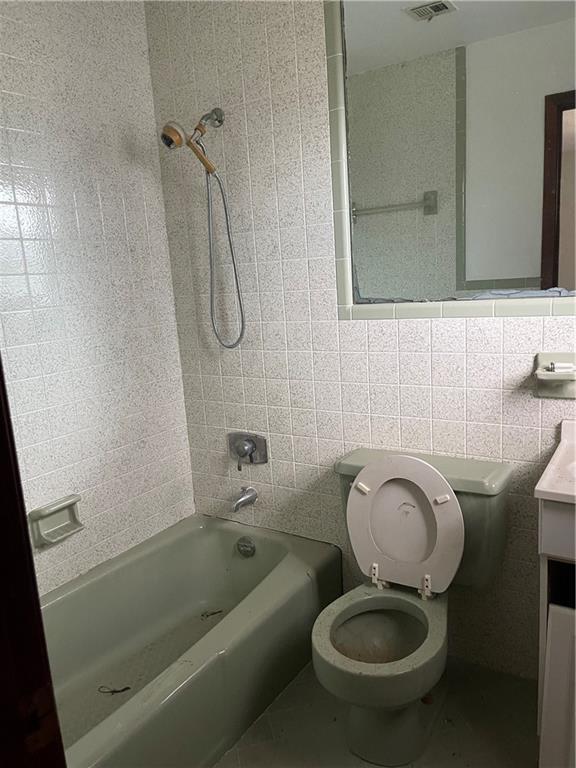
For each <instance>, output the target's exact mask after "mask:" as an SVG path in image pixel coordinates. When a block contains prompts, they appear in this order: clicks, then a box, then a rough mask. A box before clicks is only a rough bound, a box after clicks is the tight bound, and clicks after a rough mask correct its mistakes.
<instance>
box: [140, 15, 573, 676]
mask: <svg viewBox="0 0 576 768" xmlns="http://www.w3.org/2000/svg"><path fill="white" fill-rule="evenodd" d="M146 19H147V25H148V36H149V45H150V61H151V69H152V82H153V88H154V101H155V107H156V119H157V122H158V125H159V126H160V125H161V124H163V122H164V121H166V120H167V119H174V118H175V119H177V120H180V121H181V122H182V123H183V124H184V125H186V126H191V125H192V121H194V120H195V118H197V117H198V116H199V115H201V114H202V113H203V112H205V111H207V110H208V109H210V108H211V107H213V106H216V105H219V106H222V107H223V108H224V110H225V111H226V124H225V127H224V128H223V129H222V131H220V133H218V132H213V133H212V135H211V136H210V139H209V141H210V145H209V149H210V153H211V154H212V155H213V157H214V159H215V160H216V161H217V163H218V164H219V167H220V168H221V171H222V173H223V176H224V177H225V179H226V182H227V184H228V187H229V190H230V203H231V206H232V209H233V225H234V235H235V241H236V246H237V249H238V254H239V259H240V261H241V279H242V288H243V293H244V298H245V305H246V313H247V321H248V322H247V331H246V336H245V339H244V341H243V343H242V345H241V347H240V348H239V349H236V350H233V351H224V350H221V349H219V348H218V347H217V346H216V344H215V343H214V339H213V336H212V334H211V330H210V327H209V321H208V317H209V315H208V275H207V267H206V263H207V262H206V259H207V253H206V230H205V198H204V189H203V183H204V182H203V178H202V173H201V170H200V168H199V166H198V165H197V164H196V161H195V160H194V158H193V157H192V156H191V155H190V156H188V155H187V154H185V153H178V152H176V153H174V152H163V153H162V154H161V164H162V178H163V186H164V195H165V201H166V214H167V223H168V237H169V241H170V252H171V258H172V270H173V276H174V284H175V298H176V308H177V319H178V328H179V335H180V348H181V356H182V365H183V374H184V389H185V398H186V411H187V417H188V430H189V435H190V443H191V454H192V466H193V471H194V488H195V499H196V507H197V509H198V510H199V511H200V512H204V513H208V514H214V515H220V516H225V517H226V516H232V515H231V511H230V509H231V508H230V500H231V498H232V497H233V496H234V495H235V494H237V493H238V492H239V489H240V486H241V485H242V484H246V483H247V482H250V483H252V484H253V485H255V486H256V488H257V489H258V491H259V493H260V500H259V502H258V504H257V506H256V507H255V508H254V509H251V508H248V509H245V510H242V512H241V513H240V514H239V515H236V516H235V517H236V518H237V519H243V520H246V521H248V522H250V523H255V524H257V525H265V526H270V527H272V528H276V529H280V530H285V531H289V532H292V533H297V534H301V535H304V536H311V537H315V538H319V539H324V540H326V541H331V542H334V543H336V544H339V545H340V546H341V547H342V549H343V552H344V556H345V568H346V582H347V584H348V585H351V584H353V583H354V582H355V581H356V580H357V579H358V578H359V575H358V573H357V570H356V567H355V563H354V559H353V556H352V555H351V553H350V549H349V544H348V539H347V535H346V527H345V524H344V515H343V509H342V505H341V501H340V498H339V496H338V490H339V489H338V482H337V478H336V477H335V475H334V474H333V472H332V470H331V466H332V464H333V462H334V461H335V460H336V459H337V458H338V457H340V456H341V455H342V454H344V453H345V452H347V451H350V450H351V449H352V448H354V447H356V446H358V445H371V446H381V447H386V448H390V447H401V448H404V449H411V450H420V451H434V452H438V453H453V454H456V455H460V456H470V457H478V458H487V459H496V460H500V459H503V460H506V461H510V462H511V463H513V465H514V483H513V487H512V493H511V495H510V502H509V510H510V531H509V540H508V547H507V552H506V559H505V563H504V567H503V572H502V575H501V577H500V579H499V581H498V583H497V584H496V585H495V586H494V587H493V588H492V589H491V590H490V591H489V592H486V593H479V594H474V593H472V592H464V591H463V592H461V593H459V592H458V590H457V589H453V590H452V592H451V598H450V604H451V610H452V616H451V649H452V651H453V652H454V653H456V654H459V655H462V656H465V657H467V658H469V659H471V660H474V661H477V662H480V663H483V664H486V665H488V666H492V667H494V668H498V669H503V670H505V671H509V672H512V673H516V674H520V675H524V676H535V674H536V653H537V637H536V625H537V601H538V598H537V563H536V505H535V503H534V500H533V499H532V490H533V485H534V481H535V479H536V478H537V477H538V475H539V474H540V472H541V470H542V467H543V464H544V463H545V461H546V460H547V459H548V457H549V456H550V454H551V452H552V450H553V448H554V445H555V442H556V439H557V428H558V425H559V423H560V420H561V419H562V418H563V417H568V418H575V417H576V411H575V409H574V403H572V402H563V401H541V400H539V399H537V398H535V397H534V391H533V387H532V378H531V375H530V374H531V369H532V364H533V356H534V354H535V353H536V352H538V351H540V350H541V349H547V350H554V351H557V350H562V349H567V348H570V347H572V346H573V345H574V319H573V318H564V317H545V318H482V319H466V318H462V319H437V320H436V319H435V320H428V319H422V320H382V321H368V322H365V321H345V322H338V321H337V314H336V287H335V276H334V249H333V232H332V223H331V185H330V147H329V132H328V108H327V89H326V65H325V59H324V56H325V54H324V29H323V10H322V4H321V3H319V2H302V3H292V2H240V3H236V2H218V3H203V2H199V3H195V2H190V3H186V2H173V3H147V4H146ZM219 254H220V258H221V260H222V261H221V266H224V267H225V252H224V250H222V249H220V250H219ZM226 272H228V274H227V275H226ZM218 274H219V280H220V290H221V306H222V307H223V310H222V316H221V319H222V321H223V322H224V323H228V325H225V326H224V327H226V328H227V329H228V331H229V332H230V333H232V332H233V330H234V328H235V322H236V321H235V310H234V303H233V295H232V292H231V286H230V275H229V267H228V269H227V270H226V269H224V271H223V272H222V273H220V272H219V273H218ZM234 429H247V430H253V431H256V432H260V433H262V434H265V435H266V436H267V438H268V440H269V446H270V451H271V460H270V463H269V464H267V465H265V466H260V467H253V468H251V469H244V470H243V471H242V473H239V472H238V471H237V469H236V466H235V464H234V463H233V462H232V461H231V460H230V459H229V458H228V456H227V453H226V433H227V432H228V431H231V430H234Z"/></svg>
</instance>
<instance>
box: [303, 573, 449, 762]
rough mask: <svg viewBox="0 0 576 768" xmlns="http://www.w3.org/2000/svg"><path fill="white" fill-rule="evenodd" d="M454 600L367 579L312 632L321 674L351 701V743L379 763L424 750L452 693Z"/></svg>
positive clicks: (411, 756)
mask: <svg viewBox="0 0 576 768" xmlns="http://www.w3.org/2000/svg"><path fill="white" fill-rule="evenodd" d="M446 635H447V599H446V597H445V596H440V597H438V598H437V599H435V600H422V599H421V598H420V597H418V596H417V595H416V594H411V593H410V592H408V591H407V590H401V589H396V588H389V589H385V590H379V589H378V588H377V587H373V586H368V585H362V586H360V587H357V588H356V589H353V590H352V591H350V592H347V593H346V594H345V595H343V596H342V597H340V598H339V599H338V600H336V601H335V602H333V603H332V604H331V605H329V606H328V607H327V608H325V609H324V610H323V611H322V613H321V614H320V615H319V617H318V619H317V620H316V623H315V625H314V629H313V631H312V654H313V664H314V670H315V673H316V676H317V678H318V681H319V682H320V683H321V685H323V686H324V688H325V689H326V690H327V691H329V692H330V693H332V694H333V695H334V696H336V697H337V698H339V699H341V700H343V701H346V702H347V703H349V704H350V705H351V706H350V711H349V715H348V734H347V736H348V746H349V748H350V750H351V751H352V752H354V753H355V754H357V755H358V756H359V757H361V758H362V759H363V760H367V761H368V762H371V763H375V764H376V765H386V766H395V765H406V764H408V763H410V762H412V760H415V759H416V758H417V757H419V755H421V754H422V752H423V751H424V748H425V746H426V743H427V741H428V738H429V735H430V732H431V730H432V728H433V726H434V722H435V720H436V717H437V715H438V714H439V712H440V709H441V706H442V703H443V700H444V696H443V691H442V690H439V689H438V684H439V682H440V680H441V678H442V674H443V672H444V668H445V665H446Z"/></svg>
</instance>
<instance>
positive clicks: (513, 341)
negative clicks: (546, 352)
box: [504, 317, 544, 355]
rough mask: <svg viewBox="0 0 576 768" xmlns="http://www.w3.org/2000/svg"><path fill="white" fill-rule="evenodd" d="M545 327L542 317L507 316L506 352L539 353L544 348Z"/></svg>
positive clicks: (505, 330) (505, 332) (505, 331)
mask: <svg viewBox="0 0 576 768" xmlns="http://www.w3.org/2000/svg"><path fill="white" fill-rule="evenodd" d="M543 327H544V324H543V318H541V317H505V318H504V352H507V353H512V354H518V353H521V352H531V353H532V354H533V355H535V354H537V353H538V352H540V351H541V350H542V343H543Z"/></svg>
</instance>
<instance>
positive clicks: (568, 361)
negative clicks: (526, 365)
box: [535, 352, 576, 400]
mask: <svg viewBox="0 0 576 768" xmlns="http://www.w3.org/2000/svg"><path fill="white" fill-rule="evenodd" d="M535 376H536V383H537V389H538V397H557V398H562V399H567V400H573V399H576V354H575V353H573V352H540V354H538V355H536V371H535Z"/></svg>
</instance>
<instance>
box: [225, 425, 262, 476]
mask: <svg viewBox="0 0 576 768" xmlns="http://www.w3.org/2000/svg"><path fill="white" fill-rule="evenodd" d="M228 449H229V451H230V456H232V457H233V458H234V459H236V460H237V463H238V471H239V472H240V471H241V470H242V464H265V463H266V462H267V461H268V450H267V447H266V438H265V437H262V435H255V434H252V433H251V432H231V433H230V434H229V435H228Z"/></svg>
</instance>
